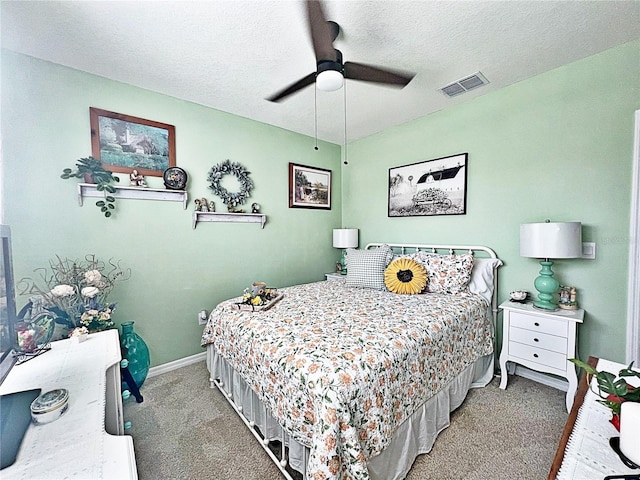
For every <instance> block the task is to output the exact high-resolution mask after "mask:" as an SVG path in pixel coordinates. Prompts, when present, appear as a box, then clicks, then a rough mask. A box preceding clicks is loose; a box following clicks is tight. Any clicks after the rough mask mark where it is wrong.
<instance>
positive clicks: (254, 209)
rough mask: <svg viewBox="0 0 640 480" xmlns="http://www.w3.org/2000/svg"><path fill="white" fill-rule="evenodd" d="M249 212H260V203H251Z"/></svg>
mask: <svg viewBox="0 0 640 480" xmlns="http://www.w3.org/2000/svg"><path fill="white" fill-rule="evenodd" d="M251 213H260V205H259V204H257V203H256V202H253V203H252V204H251Z"/></svg>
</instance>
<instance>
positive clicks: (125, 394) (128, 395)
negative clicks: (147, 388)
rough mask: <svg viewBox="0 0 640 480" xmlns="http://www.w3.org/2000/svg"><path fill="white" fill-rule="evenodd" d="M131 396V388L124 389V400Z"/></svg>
mask: <svg viewBox="0 0 640 480" xmlns="http://www.w3.org/2000/svg"><path fill="white" fill-rule="evenodd" d="M130 396H131V392H130V391H129V390H123V391H122V398H123V399H124V400H127V399H128V398H129V397H130Z"/></svg>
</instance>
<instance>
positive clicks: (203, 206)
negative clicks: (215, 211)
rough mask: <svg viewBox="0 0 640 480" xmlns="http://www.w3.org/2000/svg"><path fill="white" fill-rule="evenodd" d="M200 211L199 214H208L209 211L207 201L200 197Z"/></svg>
mask: <svg viewBox="0 0 640 480" xmlns="http://www.w3.org/2000/svg"><path fill="white" fill-rule="evenodd" d="M200 211H201V212H208V211H209V204H208V203H207V199H206V198H204V197H202V198H201V199H200Z"/></svg>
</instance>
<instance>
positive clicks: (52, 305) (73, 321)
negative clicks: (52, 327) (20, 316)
mask: <svg viewBox="0 0 640 480" xmlns="http://www.w3.org/2000/svg"><path fill="white" fill-rule="evenodd" d="M35 272H36V273H37V274H38V275H39V277H40V279H39V281H36V280H33V279H31V278H23V279H21V280H20V281H19V282H18V288H19V289H20V290H21V291H22V292H28V293H29V294H35V296H33V297H31V298H30V301H31V302H32V303H33V305H34V307H35V308H36V310H37V309H40V310H46V311H49V312H51V313H53V314H54V315H55V316H56V319H55V321H56V323H58V324H61V325H65V326H66V327H68V328H69V329H73V328H76V327H86V328H87V329H88V330H89V331H91V332H98V331H101V330H107V329H109V328H113V327H114V326H115V324H114V322H113V320H112V319H111V314H112V312H113V311H114V309H115V308H116V304H115V303H109V302H108V301H107V298H108V296H109V294H110V293H111V291H112V290H113V288H114V287H115V286H116V284H117V283H118V282H120V281H123V280H127V279H129V277H130V276H131V270H130V269H123V268H122V267H121V266H120V263H119V262H115V261H113V259H110V260H109V261H108V262H103V261H101V260H99V259H98V258H97V257H96V256H95V255H93V254H89V255H86V256H85V257H84V259H81V260H77V259H76V260H71V259H69V258H62V257H60V256H56V257H55V258H53V259H51V260H49V268H38V269H36V270H35Z"/></svg>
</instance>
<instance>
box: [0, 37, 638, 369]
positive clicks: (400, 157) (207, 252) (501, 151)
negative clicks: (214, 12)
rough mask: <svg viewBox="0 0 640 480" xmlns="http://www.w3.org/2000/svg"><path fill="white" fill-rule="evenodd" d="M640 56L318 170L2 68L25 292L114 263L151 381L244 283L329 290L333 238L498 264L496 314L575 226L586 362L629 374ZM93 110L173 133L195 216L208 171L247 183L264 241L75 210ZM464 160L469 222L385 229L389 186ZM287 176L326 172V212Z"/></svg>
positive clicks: (12, 204) (94, 80)
mask: <svg viewBox="0 0 640 480" xmlns="http://www.w3.org/2000/svg"><path fill="white" fill-rule="evenodd" d="M639 52H640V42H633V43H629V44H626V45H623V46H620V47H617V48H614V49H611V50H609V51H606V52H603V53H601V54H599V55H595V56H593V57H590V58H587V59H584V60H582V61H579V62H576V63H573V64H569V65H566V66H564V67H561V68H558V69H556V70H553V71H550V72H547V73H545V74H543V75H539V76H537V77H535V78H531V79H528V80H525V81H522V82H520V83H517V84H514V85H512V86H509V87H507V88H503V89H501V90H498V91H496V92H492V93H488V94H486V95H483V96H480V97H478V98H475V99H471V100H469V101H466V102H464V103H462V104H459V105H457V106H454V107H451V108H448V109H445V110H443V111H440V112H437V113H434V114H432V115H429V116H426V117H423V118H421V119H418V120H415V121H413V122H410V123H407V124H405V125H402V126H399V127H396V128H392V129H389V130H386V131H384V132H382V133H380V134H377V135H374V136H371V137H368V138H365V139H362V140H360V141H356V142H353V143H351V144H350V145H349V150H348V154H349V165H348V166H344V167H343V166H341V162H340V153H341V152H340V148H339V147H338V146H336V145H331V144H327V143H321V145H320V147H321V148H320V151H319V152H315V151H314V150H313V148H312V147H313V140H312V139H310V138H308V137H305V136H302V135H298V134H295V133H292V132H288V131H285V130H282V129H278V128H276V127H272V126H268V125H265V124H261V123H258V122H254V121H251V120H247V119H244V118H240V117H237V116H233V115H230V114H226V113H223V112H220V111H216V110H213V109H210V108H206V107H203V106H199V105H195V104H192V103H189V102H185V101H182V100H178V99H175V98H172V97H168V96H164V95H160V94H156V93H152V92H149V91H146V90H142V89H139V88H135V87H132V86H129V85H126V84H122V83H118V82H113V81H109V80H106V79H104V78H101V77H97V76H93V75H89V74H86V73H82V72H78V71H75V70H71V69H68V68H65V67H61V66H59V65H54V64H50V63H47V62H42V61H39V60H36V59H33V58H30V57H26V56H23V55H19V54H15V53H12V52H8V51H4V50H3V51H2V84H1V88H2V142H3V145H2V149H3V151H2V154H3V161H4V167H3V168H4V172H3V176H2V189H3V190H4V192H3V193H4V201H3V205H4V222H5V223H8V224H10V225H11V226H12V229H13V231H14V237H15V239H14V259H15V268H16V276H17V277H18V278H19V277H21V276H27V275H30V274H31V272H32V271H33V269H35V268H37V267H40V266H43V265H45V264H46V263H47V261H48V259H49V258H51V257H53V256H54V255H55V254H60V255H64V256H70V257H78V256H81V255H83V254H85V253H95V254H97V255H98V256H100V257H103V258H109V257H114V258H119V259H121V260H122V262H123V263H124V264H126V265H127V266H130V267H131V268H132V270H133V276H132V278H131V280H129V281H128V282H126V283H122V284H121V285H120V286H119V287H118V288H117V290H116V291H115V292H114V294H113V295H112V297H113V299H114V300H117V301H118V303H119V306H118V310H117V312H116V320H117V321H118V322H123V321H126V320H134V321H135V322H136V329H137V330H138V331H139V332H140V333H141V335H142V336H143V337H144V338H145V340H147V343H148V344H149V346H150V349H151V356H152V364H153V365H159V364H162V363H166V362H168V361H171V360H175V359H178V358H181V357H184V356H187V355H191V354H194V353H198V352H200V351H202V350H201V349H200V347H199V336H200V333H201V327H200V326H198V325H197V321H196V315H197V312H198V311H200V310H201V309H203V308H206V309H207V310H209V309H211V308H212V307H213V306H214V305H215V304H216V303H217V302H219V301H221V300H223V299H225V298H229V297H231V296H235V295H237V294H239V293H240V292H241V291H242V289H243V288H244V287H245V286H246V285H248V284H249V283H251V282H252V281H255V280H264V281H266V282H268V283H270V284H272V285H276V286H285V285H291V284H295V283H300V282H307V281H314V280H321V279H323V278H324V277H323V273H324V272H329V271H332V270H333V265H334V261H335V260H336V256H337V255H336V251H335V250H334V249H333V248H332V247H331V229H332V228H335V227H339V226H341V225H342V226H348V227H358V228H360V244H361V245H365V244H366V243H368V242H372V241H389V242H411V243H417V242H424V243H454V244H459V243H466V244H484V245H488V246H490V247H492V248H494V249H495V250H496V252H497V253H498V255H499V256H500V258H502V259H503V261H504V262H505V266H504V267H502V268H501V271H500V292H499V297H500V300H504V299H506V298H507V294H508V292H509V291H510V290H513V289H517V288H524V289H528V290H530V291H531V290H533V285H532V282H533V279H534V278H535V277H536V275H537V271H538V270H539V265H538V264H537V262H536V261H535V260H533V259H526V258H521V257H520V256H519V254H518V226H519V224H520V223H525V222H534V221H542V220H544V219H546V218H550V219H552V220H554V221H581V222H583V225H584V228H583V233H584V241H593V242H596V243H597V259H596V260H564V261H558V262H556V268H555V270H556V275H557V276H558V278H559V279H560V280H561V281H562V282H563V283H565V284H569V285H576V286H577V287H578V294H579V298H578V299H579V301H580V303H581V305H582V306H583V307H584V308H585V309H586V310H587V316H586V319H585V323H584V325H583V326H582V327H581V328H580V329H579V337H580V338H579V344H580V355H581V356H582V357H586V356H587V355H598V356H602V357H606V358H610V359H612V360H616V361H623V360H624V356H625V329H626V300H627V299H626V294H627V274H628V271H627V258H628V247H629V241H630V239H629V205H630V191H631V186H630V174H631V162H632V146H633V112H634V111H635V110H636V109H638V108H640V91H639V87H638V86H639V85H640V54H639ZM487 74H489V76H490V72H487ZM212 88H215V86H212ZM90 106H93V107H98V108H103V109H105V110H111V111H115V112H119V113H126V114H129V115H134V116H138V117H142V118H148V119H153V120H157V121H160V122H164V123H169V124H172V125H175V127H176V141H177V148H176V150H177V162H178V165H179V166H181V167H183V168H185V169H186V170H187V172H188V173H189V175H190V181H189V186H188V190H189V195H190V198H196V197H201V196H206V197H208V198H212V195H211V192H210V190H209V189H208V188H207V181H206V177H207V172H208V170H209V169H210V168H211V166H213V165H214V164H217V163H219V162H222V161H223V160H225V159H227V158H228V159H230V160H231V161H237V162H240V163H241V164H243V165H245V166H246V167H247V168H248V169H249V170H250V171H251V172H252V173H251V178H252V179H253V180H254V183H255V184H256V189H255V190H254V192H253V195H252V198H251V200H252V201H257V202H259V203H260V204H261V206H262V211H263V213H266V214H267V215H268V222H267V225H266V226H265V228H264V230H261V229H260V227H259V226H258V225H256V224H246V225H245V224H224V223H205V224H201V225H199V226H198V227H197V228H196V229H195V230H193V229H192V228H191V210H192V207H191V205H190V206H189V207H188V209H187V210H186V211H185V210H183V209H182V207H181V205H179V204H178V203H172V202H152V201H140V200H121V201H118V207H117V208H118V210H117V213H116V215H115V216H114V217H113V218H112V219H105V218H103V217H101V216H100V214H99V212H98V210H97V208H96V207H94V206H93V205H92V203H91V202H88V203H85V206H83V207H79V206H78V204H77V200H76V186H75V182H74V181H72V180H68V181H63V180H61V179H60V178H59V174H60V172H61V170H62V169H63V168H65V167H70V166H72V165H73V162H74V160H75V159H77V158H80V157H84V156H87V155H89V154H90V153H91V146H90V131H89V107H90ZM462 152H468V153H469V165H468V186H467V190H468V197H467V214H466V215H462V216H441V217H410V218H388V217H387V176H388V169H389V168H391V167H396V166H401V165H406V164H409V163H414V162H419V161H422V160H429V159H433V158H438V157H442V156H448V155H453V154H456V153H462ZM289 162H295V163H301V164H305V165H313V166H317V167H321V168H329V169H331V170H332V171H333V174H334V177H333V208H332V210H330V211H318V210H306V209H289V208H288V207H287V205H288V203H287V183H288V173H287V166H288V163H289ZM341 170H342V172H341ZM124 177H126V175H125V176H124ZM341 177H342V178H341ZM123 180H126V178H123ZM147 180H149V182H150V184H151V186H158V187H161V181H160V179H158V178H149V177H147ZM343 192H344V193H343ZM214 199H215V198H214ZM217 204H218V206H219V201H218V202H217ZM23 299H24V297H23Z"/></svg>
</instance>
